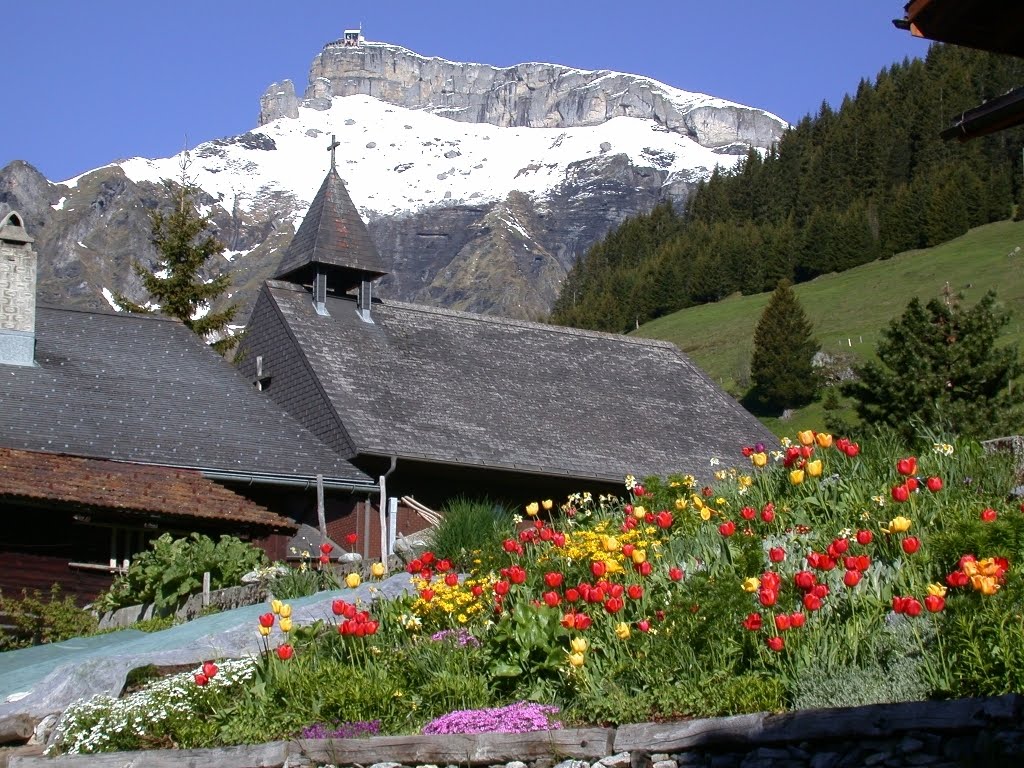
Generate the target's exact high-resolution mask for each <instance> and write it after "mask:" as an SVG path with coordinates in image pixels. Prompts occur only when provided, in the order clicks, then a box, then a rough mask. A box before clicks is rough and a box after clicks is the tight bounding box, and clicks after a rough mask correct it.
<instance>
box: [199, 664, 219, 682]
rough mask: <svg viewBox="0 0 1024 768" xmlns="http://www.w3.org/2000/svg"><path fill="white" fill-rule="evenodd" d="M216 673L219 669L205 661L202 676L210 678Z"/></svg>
mask: <svg viewBox="0 0 1024 768" xmlns="http://www.w3.org/2000/svg"><path fill="white" fill-rule="evenodd" d="M218 671H219V669H218V667H217V665H216V664H214V663H213V662H212V661H205V662H203V674H204V675H206V676H207V677H210V678H212V677H214V676H215V675H216V674H217V672H218Z"/></svg>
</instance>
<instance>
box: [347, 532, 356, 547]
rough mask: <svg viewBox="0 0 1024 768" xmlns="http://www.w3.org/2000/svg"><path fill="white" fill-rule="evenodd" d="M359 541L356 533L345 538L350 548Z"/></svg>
mask: <svg viewBox="0 0 1024 768" xmlns="http://www.w3.org/2000/svg"><path fill="white" fill-rule="evenodd" d="M358 540H359V535H358V534H355V533H350V534H349V535H348V536H346V537H345V542H346V543H347V544H349V545H350V546H351V545H352V544H355V543H356V541H358Z"/></svg>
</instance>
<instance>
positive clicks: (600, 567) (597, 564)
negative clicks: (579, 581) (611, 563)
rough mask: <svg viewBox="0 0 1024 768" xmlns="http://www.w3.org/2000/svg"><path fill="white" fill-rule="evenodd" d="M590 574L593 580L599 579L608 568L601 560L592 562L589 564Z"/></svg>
mask: <svg viewBox="0 0 1024 768" xmlns="http://www.w3.org/2000/svg"><path fill="white" fill-rule="evenodd" d="M590 572H591V573H592V574H594V578H595V579H600V578H601V577H602V576H604V575H605V574H606V573H607V572H608V566H607V565H606V564H605V562H604V561H603V560H594V561H593V562H592V563H591V564H590Z"/></svg>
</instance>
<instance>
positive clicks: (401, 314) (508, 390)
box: [246, 281, 774, 481]
mask: <svg viewBox="0 0 1024 768" xmlns="http://www.w3.org/2000/svg"><path fill="white" fill-rule="evenodd" d="M328 309H329V313H330V316H322V315H319V314H317V312H316V311H315V309H314V307H313V304H312V301H311V299H310V294H309V292H308V290H305V289H303V288H301V287H299V286H295V285H292V284H289V283H284V282H279V281H268V282H267V283H266V284H265V285H264V288H263V291H262V292H261V295H260V297H259V299H258V301H257V305H256V308H255V309H254V312H253V317H254V319H255V320H256V321H257V322H258V324H259V326H260V327H259V328H256V327H253V325H252V324H251V325H250V330H249V333H248V334H247V341H246V343H247V344H248V345H250V354H253V353H255V352H259V353H260V354H264V355H268V356H269V359H270V360H271V364H272V365H273V364H274V362H273V361H274V360H275V359H277V361H278V365H279V367H281V366H280V363H281V362H282V361H283V360H284V359H285V358H286V356H288V357H287V359H289V360H291V361H292V364H291V366H290V367H291V368H292V369H293V375H294V372H295V371H297V370H300V369H301V370H302V371H304V372H305V373H304V375H306V376H309V377H311V378H312V379H314V380H315V382H316V387H317V388H319V391H320V392H321V393H322V397H323V403H322V405H321V408H320V411H321V412H319V413H314V412H312V411H307V418H308V419H310V420H312V421H316V422H317V423H319V424H321V428H320V429H319V430H317V431H318V434H321V436H323V437H325V439H329V438H330V436H331V435H332V434H333V435H337V436H341V437H338V438H337V440H338V441H339V444H340V441H341V440H342V438H344V439H345V440H346V441H347V444H348V445H349V446H350V448H351V450H353V452H354V453H356V454H358V455H382V456H387V455H397V456H398V457H400V458H402V457H405V458H413V459H422V460H425V461H432V462H444V463H452V464H460V465H467V466H473V467H491V468H502V469H507V470H516V471H526V472H535V473H541V474H546V475H558V476H566V477H578V478H592V479H595V480H603V481H621V480H622V478H623V477H624V476H625V475H626V474H634V475H637V476H641V477H642V476H645V475H667V474H670V473H673V472H684V473H692V474H694V475H697V476H698V477H706V476H708V475H709V473H710V469H709V466H710V464H709V460H710V459H711V458H712V457H733V456H736V455H737V454H738V452H739V449H740V447H741V446H742V445H744V444H748V443H754V442H757V441H765V442H768V441H769V440H771V441H772V442H774V438H773V437H772V435H771V433H770V432H769V431H768V430H767V429H766V428H765V427H764V426H763V425H761V424H760V422H758V421H757V420H756V419H755V418H754V417H753V416H752V415H750V414H749V413H748V412H747V411H745V410H744V409H743V408H742V407H740V406H739V404H738V403H736V401H735V400H733V399H732V398H731V397H729V396H728V395H727V394H725V393H724V392H723V391H722V390H720V389H719V388H718V387H717V386H716V385H715V384H714V382H712V381H711V380H710V379H709V378H708V377H707V376H706V375H705V374H704V373H703V372H701V371H700V370H699V369H698V368H697V367H696V366H695V365H694V364H693V363H692V362H690V360H689V359H688V358H687V357H686V355H684V354H683V353H682V352H680V351H679V349H678V348H676V347H675V346H674V345H673V344H670V343H668V342H662V341H653V340H649V339H640V338H630V337H624V336H617V335H613V334H605V333H597V332H591V331H582V330H577V329H571V328H562V327H557V326H551V325H542V324H538V323H529V322H523V321H517V320H509V319H502V318H497V317H490V316H483V315H475V314H469V313H464V312H454V311H449V310H443V309H435V308H431V307H425V306H418V305H413V304H405V303H400V302H394V301H382V302H375V303H374V305H373V320H374V322H373V323H372V324H370V323H365V322H363V321H362V320H360V319H359V317H358V316H357V314H356V310H355V303H354V301H352V300H351V299H350V298H348V297H333V298H330V299H329V300H328ZM275 323H276V327H274V324H275ZM272 339H273V340H276V343H278V344H290V345H294V349H283V348H280V347H278V348H276V349H275V348H273V345H272V344H270V345H269V346H268V341H269V340H272ZM285 340H287V341H285ZM296 350H297V352H298V354H297V355H296V354H295V352H296ZM275 356H276V358H275ZM296 359H298V360H300V362H295V360H296ZM275 386H277V385H275ZM297 388H301V387H298V386H297ZM305 389H306V390H308V389H309V386H306V387H305ZM271 394H272V395H273V396H276V397H277V398H278V401H279V402H281V403H282V404H284V405H285V407H288V405H287V401H288V396H287V394H286V393H283V392H282V391H281V390H280V389H277V390H276V391H275V390H272V391H271ZM325 419H326V421H325ZM303 421H304V422H305V423H307V424H308V423H310V421H309V420H307V419H306V418H304V419H303Z"/></svg>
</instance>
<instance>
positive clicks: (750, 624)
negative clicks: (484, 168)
mask: <svg viewBox="0 0 1024 768" xmlns="http://www.w3.org/2000/svg"><path fill="white" fill-rule="evenodd" d="M763 624H764V620H763V619H762V618H761V614H760V613H748V614H747V618H745V619H744V620H743V626H744V627H745V628H746V629H749V630H750V631H751V632H757V631H758V630H760V629H761V627H762V625H763Z"/></svg>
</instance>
